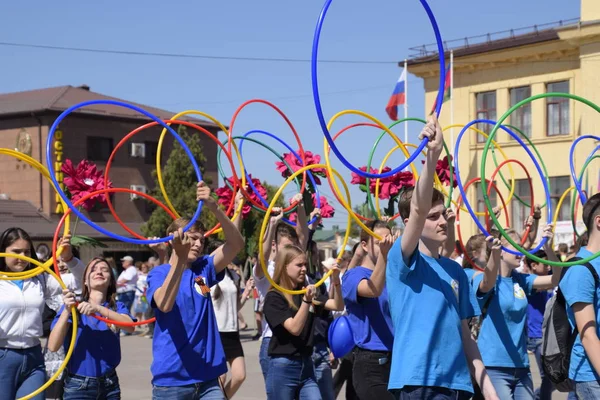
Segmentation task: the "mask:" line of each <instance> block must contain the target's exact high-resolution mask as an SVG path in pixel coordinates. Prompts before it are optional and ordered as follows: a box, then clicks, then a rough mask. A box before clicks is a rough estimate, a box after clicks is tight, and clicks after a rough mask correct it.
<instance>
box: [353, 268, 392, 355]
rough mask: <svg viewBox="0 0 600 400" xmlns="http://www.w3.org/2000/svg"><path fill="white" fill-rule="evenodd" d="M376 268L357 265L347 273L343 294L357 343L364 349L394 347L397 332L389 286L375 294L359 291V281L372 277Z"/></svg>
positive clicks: (374, 349) (390, 348)
mask: <svg viewBox="0 0 600 400" xmlns="http://www.w3.org/2000/svg"><path fill="white" fill-rule="evenodd" d="M372 274H373V271H372V270H370V269H369V268H365V267H355V268H352V269H350V270H348V271H347V272H346V273H345V274H344V279H343V281H342V296H343V297H344V304H345V305H346V311H347V313H348V320H349V321H350V327H351V328H352V333H353V335H354V344H356V345H357V346H358V347H360V348H361V349H365V350H372V351H392V346H393V344H394V334H393V333H392V331H393V327H392V316H391V314H390V304H389V301H388V293H387V289H386V288H385V287H384V288H383V292H382V293H381V296H379V297H375V298H369V297H361V296H359V295H358V284H359V283H360V282H361V281H362V280H363V279H370V278H371V275H372Z"/></svg>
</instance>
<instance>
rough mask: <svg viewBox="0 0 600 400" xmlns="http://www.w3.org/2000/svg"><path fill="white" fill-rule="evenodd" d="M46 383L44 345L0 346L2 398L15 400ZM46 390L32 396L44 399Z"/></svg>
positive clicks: (0, 387)
mask: <svg viewBox="0 0 600 400" xmlns="http://www.w3.org/2000/svg"><path fill="white" fill-rule="evenodd" d="M44 383H46V367H45V364H44V356H43V355H42V347H41V346H35V347H31V348H29V349H6V348H0V400H13V399H18V398H20V397H24V396H27V395H28V394H30V393H33V392H35V391H36V390H37V389H39V388H40V387H42V385H43V384H44ZM44 397H45V396H44V392H42V393H40V394H38V395H37V396H35V397H32V399H33V400H44Z"/></svg>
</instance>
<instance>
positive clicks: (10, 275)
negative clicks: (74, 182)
mask: <svg viewBox="0 0 600 400" xmlns="http://www.w3.org/2000/svg"><path fill="white" fill-rule="evenodd" d="M0 154H5V155H8V156H11V157H14V158H16V159H18V160H21V161H23V162H24V163H26V164H29V165H30V166H32V167H33V168H35V169H36V170H37V171H38V172H39V173H40V174H42V176H43V177H44V178H46V180H47V181H48V182H50V186H51V187H52V188H54V190H55V191H56V188H55V187H54V184H53V183H52V179H50V173H49V172H48V169H47V168H46V167H44V166H43V165H42V164H41V163H40V162H39V161H37V160H36V159H34V158H32V157H30V156H28V155H26V154H23V153H21V152H18V151H15V150H11V149H6V148H0ZM60 202H61V203H62V206H63V208H64V209H65V210H66V209H67V208H68V207H67V205H66V204H65V202H64V201H63V199H62V198H60ZM70 226H71V218H70V215H67V218H66V220H65V227H64V231H63V236H64V235H66V234H67V233H68V232H69V231H70ZM58 251H59V253H58V254H60V253H61V252H62V247H60V248H59V249H58ZM15 258H18V257H15ZM36 265H37V264H36ZM43 265H45V266H46V267H49V266H50V265H52V259H50V260H48V261H47V262H46V263H44V264H43ZM42 272H44V268H43V267H42V266H37V267H35V268H33V269H32V270H29V271H23V272H9V271H6V272H3V273H2V274H3V275H6V278H4V277H0V280H23V279H29V278H32V277H34V276H36V275H39V274H41V273H42Z"/></svg>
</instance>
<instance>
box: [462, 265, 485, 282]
mask: <svg viewBox="0 0 600 400" xmlns="http://www.w3.org/2000/svg"><path fill="white" fill-rule="evenodd" d="M463 271H465V274H467V278H468V279H469V284H470V283H471V282H473V276H475V274H476V273H478V272H481V271H477V270H476V269H474V268H463Z"/></svg>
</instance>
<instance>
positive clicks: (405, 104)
mask: <svg viewBox="0 0 600 400" xmlns="http://www.w3.org/2000/svg"><path fill="white" fill-rule="evenodd" d="M404 73H405V75H404V76H405V77H406V78H405V80H404V119H405V121H404V143H408V121H406V118H408V61H407V60H406V58H405V59H404Z"/></svg>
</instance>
